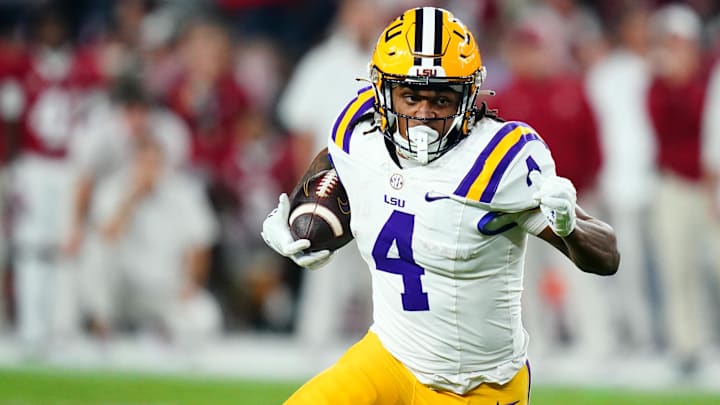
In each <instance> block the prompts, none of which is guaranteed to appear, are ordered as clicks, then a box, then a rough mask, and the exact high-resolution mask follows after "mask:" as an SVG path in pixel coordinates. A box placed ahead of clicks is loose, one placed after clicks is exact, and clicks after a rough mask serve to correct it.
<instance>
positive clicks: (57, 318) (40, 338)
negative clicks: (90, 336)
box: [14, 254, 79, 348]
mask: <svg viewBox="0 0 720 405" xmlns="http://www.w3.org/2000/svg"><path fill="white" fill-rule="evenodd" d="M75 276H76V273H75V271H74V269H73V268H72V267H71V266H68V265H67V263H64V262H62V261H47V260H46V258H43V257H40V256H38V255H33V254H20V255H18V256H17V259H16V261H15V278H14V288H15V291H16V304H17V332H18V336H19V337H20V339H21V341H22V342H23V343H26V344H28V345H30V346H32V347H35V348H41V346H42V345H44V344H47V343H50V341H51V340H57V339H63V338H72V337H74V335H75V334H76V333H77V332H78V330H79V318H78V312H77V306H76V302H75Z"/></svg>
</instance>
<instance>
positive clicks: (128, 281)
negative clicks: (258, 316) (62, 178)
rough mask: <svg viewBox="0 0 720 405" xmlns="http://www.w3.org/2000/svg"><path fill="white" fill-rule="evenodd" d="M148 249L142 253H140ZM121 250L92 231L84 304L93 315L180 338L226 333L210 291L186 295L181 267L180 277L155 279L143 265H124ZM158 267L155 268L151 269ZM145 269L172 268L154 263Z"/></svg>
mask: <svg viewBox="0 0 720 405" xmlns="http://www.w3.org/2000/svg"><path fill="white" fill-rule="evenodd" d="M136 254H142V252H136ZM120 263H122V261H121V260H120V258H119V255H118V251H117V249H116V248H115V247H114V246H113V245H111V244H108V243H105V242H104V241H102V240H101V239H100V237H99V236H97V235H95V234H92V233H91V234H89V235H88V237H87V241H86V243H85V245H84V249H83V262H82V266H81V268H82V281H81V285H82V288H81V291H82V306H83V310H84V311H85V313H87V314H88V315H89V316H90V317H91V318H93V319H96V320H98V321H101V322H104V323H105V324H107V325H109V326H112V325H114V324H117V322H120V321H127V322H132V323H134V324H137V325H138V326H139V327H148V328H150V329H152V328H155V329H163V330H165V331H166V332H167V333H169V334H170V337H171V338H172V339H173V340H174V341H175V342H178V343H193V344H195V343H199V342H200V341H202V340H203V339H207V338H210V337H212V336H215V335H217V334H219V333H220V332H221V328H222V319H221V313H220V307H219V305H218V303H217V302H216V300H215V299H214V297H212V296H211V295H210V294H209V293H207V292H206V291H204V290H201V291H198V293H197V294H195V295H193V296H192V297H189V298H187V299H183V298H182V297H181V296H180V289H181V288H182V281H181V280H182V275H181V271H182V270H181V269H172V270H175V271H176V273H177V276H176V277H175V280H169V281H168V282H159V283H152V282H150V280H153V278H148V277H142V276H141V275H142V271H139V269H128V268H126V267H124V266H122V265H120ZM150 267H153V268H150ZM144 270H145V271H148V272H149V271H166V270H168V269H158V268H155V267H154V266H149V267H148V268H146V269H144Z"/></svg>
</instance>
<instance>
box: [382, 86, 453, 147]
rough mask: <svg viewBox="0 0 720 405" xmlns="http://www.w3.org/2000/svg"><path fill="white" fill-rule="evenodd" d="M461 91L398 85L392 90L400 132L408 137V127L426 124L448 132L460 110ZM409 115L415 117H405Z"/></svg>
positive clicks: (442, 132)
mask: <svg viewBox="0 0 720 405" xmlns="http://www.w3.org/2000/svg"><path fill="white" fill-rule="evenodd" d="M460 97H461V95H460V93H457V92H455V91H452V90H450V89H449V88H447V89H437V90H428V89H423V88H418V87H404V86H398V87H396V88H394V89H393V90H392V104H393V108H394V110H395V112H396V113H398V114H401V116H399V119H398V127H399V130H400V134H401V135H402V136H403V137H405V138H407V128H408V127H414V126H418V125H426V126H429V127H431V128H433V129H434V130H436V131H437V132H438V133H439V134H444V133H446V132H447V131H448V130H449V129H450V128H449V125H450V123H451V122H452V119H451V118H448V119H442V118H446V117H452V116H453V115H454V114H456V113H457V111H458V106H459V105H460ZM402 115H404V116H409V117H413V118H407V119H406V118H403V117H402Z"/></svg>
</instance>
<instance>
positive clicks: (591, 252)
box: [538, 206, 620, 276]
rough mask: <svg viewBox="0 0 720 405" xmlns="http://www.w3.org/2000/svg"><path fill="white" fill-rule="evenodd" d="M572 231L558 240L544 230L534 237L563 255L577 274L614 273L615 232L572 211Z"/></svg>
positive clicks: (616, 256) (617, 260) (617, 258)
mask: <svg viewBox="0 0 720 405" xmlns="http://www.w3.org/2000/svg"><path fill="white" fill-rule="evenodd" d="M575 215H576V221H575V229H573V231H572V232H571V233H570V234H569V235H567V236H565V237H560V236H558V235H557V234H555V232H553V230H552V227H550V226H548V227H547V228H545V229H544V230H543V231H542V232H540V234H539V235H538V236H539V237H540V238H542V239H544V240H545V241H547V242H550V243H551V244H552V245H553V246H555V247H556V248H557V249H558V250H560V251H561V252H563V253H564V254H565V255H566V256H567V257H568V258H570V260H572V261H573V263H575V265H576V266H577V267H578V268H580V270H582V271H584V272H587V273H595V274H599V275H603V276H609V275H613V274H615V273H616V272H617V269H618V265H619V263H620V253H619V252H618V249H617V242H616V238H615V230H614V229H613V228H612V227H611V226H610V225H608V224H607V223H605V222H603V221H601V220H599V219H597V218H594V217H592V216H590V215H588V214H587V213H586V212H585V211H584V210H583V209H582V208H580V207H579V206H578V207H575Z"/></svg>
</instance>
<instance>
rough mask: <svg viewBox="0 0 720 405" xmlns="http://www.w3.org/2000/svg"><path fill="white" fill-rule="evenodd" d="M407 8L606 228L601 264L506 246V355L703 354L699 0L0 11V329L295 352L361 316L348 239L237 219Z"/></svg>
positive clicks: (704, 12)
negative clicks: (445, 35) (288, 345)
mask: <svg viewBox="0 0 720 405" xmlns="http://www.w3.org/2000/svg"><path fill="white" fill-rule="evenodd" d="M417 5H434V6H440V7H443V8H446V9H448V10H450V11H452V12H453V13H455V15H456V16H458V17H459V18H460V19H462V20H463V21H464V22H465V23H466V24H468V25H469V26H470V29H471V31H472V32H474V33H475V35H476V39H477V42H478V43H479V45H480V51H481V54H482V57H483V63H484V65H485V66H487V70H488V79H487V81H486V84H485V86H484V87H485V88H488V89H492V90H495V91H496V92H497V95H496V96H494V97H489V96H488V97H485V99H484V100H483V101H484V102H486V103H487V104H488V105H489V106H490V107H491V108H496V109H498V110H499V113H500V116H502V117H504V118H505V119H508V120H510V119H512V120H521V121H525V122H528V123H529V124H530V125H531V126H533V127H534V128H535V129H536V130H537V131H538V132H539V134H540V135H541V136H542V137H543V138H544V139H545V141H546V142H547V143H548V145H549V146H550V148H551V150H552V151H553V155H554V158H555V160H556V162H557V166H558V173H559V174H560V175H562V176H565V177H569V178H570V179H572V180H573V182H574V184H575V185H576V187H577V189H578V197H579V201H580V204H581V205H582V206H583V207H585V208H586V209H587V210H588V211H590V212H592V213H594V214H596V215H597V216H599V217H601V218H603V219H604V220H606V221H608V222H609V223H611V224H612V225H613V226H614V227H615V229H616V231H617V235H618V239H619V246H620V251H621V254H622V263H621V268H620V271H619V273H618V275H617V276H616V277H613V278H609V279H600V278H597V277H592V276H588V275H584V274H581V273H580V272H578V271H575V270H572V269H571V268H570V266H571V263H570V262H569V261H568V260H566V259H564V258H562V257H558V256H557V255H555V254H552V253H551V249H548V248H547V246H539V245H540V243H533V244H531V245H530V246H529V248H528V249H529V253H528V263H527V265H526V280H525V295H524V299H525V302H524V305H525V308H524V311H525V322H526V328H527V329H529V332H530V335H531V339H532V343H531V351H534V352H544V353H554V352H556V351H577V353H582V354H583V356H584V357H586V358H597V359H600V358H604V357H606V356H612V355H616V356H623V355H625V354H628V353H642V354H647V355H654V354H661V353H664V354H668V355H670V356H672V358H673V359H674V361H676V363H677V367H678V370H679V371H680V372H682V373H686V374H691V373H693V371H694V370H696V369H697V367H698V366H699V364H700V363H701V362H702V355H703V354H704V353H707V352H708V350H709V349H710V350H715V351H717V349H718V348H720V311H716V310H715V309H716V308H718V307H720V249H719V247H720V67H719V66H720V65H718V63H717V62H716V61H717V60H718V58H719V57H720V3H718V2H717V1H713V0H687V1H680V2H678V1H662V0H654V1H652V0H647V1H643V0H638V1H631V0H607V1H581V0H544V1H543V0H538V1H531V0H507V1H500V0H477V1H462V0H445V1H442V0H427V1H424V2H419V1H416V0H398V1H382V0H216V1H201V0H174V1H171V0H164V1H163V0H122V1H121V0H117V1H112V0H99V1H93V0H58V1H43V0H26V1H19V0H18V1H12V0H3V1H0V139H1V140H2V142H0V212H1V213H2V215H1V216H0V226H1V227H0V229H1V230H2V236H0V241H1V242H2V243H0V275H1V276H0V286H1V288H0V298H1V299H0V334H1V335H4V336H11V337H12V339H14V341H16V342H17V343H18V344H19V345H20V346H19V347H21V348H22V350H23V352H24V353H25V355H27V356H29V357H31V358H42V356H43V355H44V353H46V352H47V351H48V350H52V349H53V348H57V347H62V345H63V344H64V343H65V342H68V341H73V340H76V339H90V340H93V341H98V342H107V341H112V340H113V339H115V338H116V337H118V336H125V335H128V334H147V335H151V336H153V338H155V339H159V340H161V341H163V342H168V343H169V344H181V345H193V344H199V343H200V342H206V341H208V340H211V339H212V338H213V337H214V336H218V335H223V336H227V335H228V334H231V335H232V334H236V333H257V332H272V333H279V334H288V335H292V336H295V337H298V338H299V339H301V340H302V341H304V342H307V343H308V344H313V345H317V346H321V345H323V344H325V343H327V342H333V341H337V340H340V339H344V338H347V337H353V336H359V335H360V334H361V333H362V332H363V331H364V330H365V329H366V327H367V325H368V323H369V322H370V313H371V308H370V303H369V277H368V276H367V270H365V269H364V267H365V265H364V264H362V263H360V259H359V257H358V255H357V253H356V252H355V249H354V247H353V246H352V244H351V245H349V247H346V248H344V249H342V250H341V251H340V252H338V254H337V256H338V257H336V258H335V260H334V261H333V263H331V265H330V266H328V268H325V269H323V270H320V271H317V272H307V271H300V269H298V268H296V267H295V266H294V265H293V263H292V262H290V261H289V260H286V259H285V258H282V257H280V256H278V255H276V254H274V253H273V252H272V251H271V250H269V248H267V247H266V246H265V244H264V243H263V241H262V239H261V238H260V235H259V232H260V228H261V224H262V221H263V219H264V218H265V216H266V215H267V213H268V212H270V211H271V210H272V209H273V208H274V207H275V205H276V204H277V196H278V194H279V193H280V192H283V191H284V192H290V191H291V190H292V188H293V186H294V184H295V183H296V181H297V179H298V178H299V177H300V175H301V174H302V173H303V172H304V169H305V167H306V165H307V164H308V162H309V161H310V160H311V159H312V157H313V156H314V154H315V153H316V152H317V151H318V150H319V149H321V148H322V147H323V146H324V144H325V142H326V138H327V134H328V133H329V132H330V130H331V128H332V124H333V122H334V120H335V117H336V115H337V114H338V113H339V112H340V111H341V110H342V108H343V106H344V105H345V103H346V102H347V101H348V100H350V99H351V98H352V97H353V95H354V94H355V91H356V90H357V89H358V88H359V87H361V86H363V83H359V82H357V81H356V80H355V79H356V78H357V77H361V78H364V77H367V64H368V62H369V60H370V57H371V52H372V49H373V47H374V42H375V40H376V39H377V36H378V35H379V33H380V31H381V29H382V27H384V26H385V25H386V24H387V23H388V22H389V21H390V20H391V19H392V18H393V17H395V16H396V15H398V14H399V13H400V12H402V11H403V10H404V9H406V8H409V7H412V6H417Z"/></svg>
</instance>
